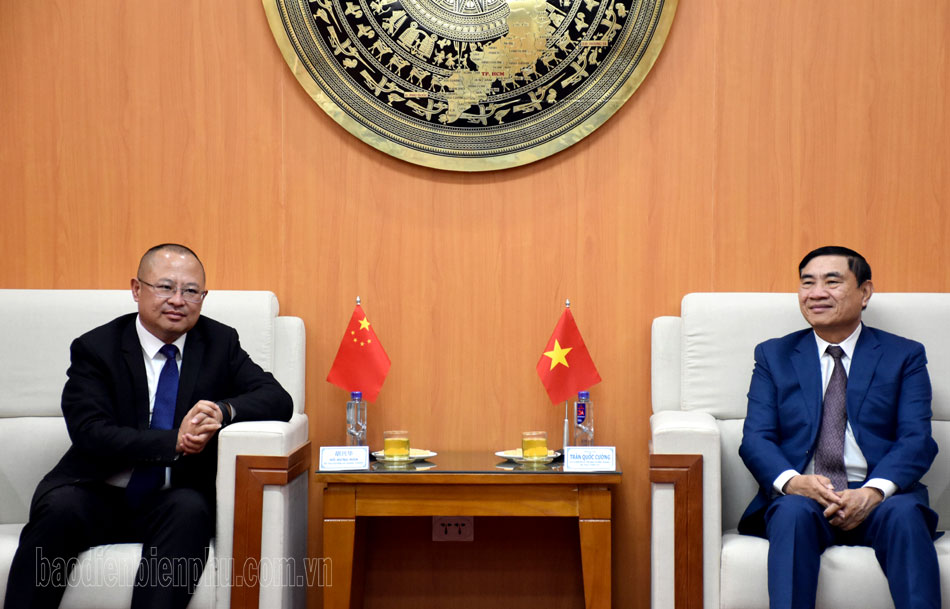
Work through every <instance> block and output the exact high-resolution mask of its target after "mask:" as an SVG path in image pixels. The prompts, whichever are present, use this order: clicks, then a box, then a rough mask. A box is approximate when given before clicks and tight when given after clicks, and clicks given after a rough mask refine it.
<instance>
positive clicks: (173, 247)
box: [138, 243, 205, 278]
mask: <svg viewBox="0 0 950 609" xmlns="http://www.w3.org/2000/svg"><path fill="white" fill-rule="evenodd" d="M163 250H169V251H172V252H174V253H176V254H183V255H186V256H191V257H192V258H194V259H195V260H197V261H198V266H200V267H201V275H202V278H204V275H205V265H204V264H202V263H201V258H199V257H198V254H196V253H194V252H193V251H192V250H191V248H189V247H186V246H184V245H181V244H180V243H160V244H158V245H156V246H153V247H150V248H148V251H147V252H145V253H144V254H142V259H141V260H139V270H138V275H139V276H141V275H142V273H143V271H144V270H145V265H146V264H147V263H148V261H149V258H151V257H152V254H155V253H156V252H161V251H163Z"/></svg>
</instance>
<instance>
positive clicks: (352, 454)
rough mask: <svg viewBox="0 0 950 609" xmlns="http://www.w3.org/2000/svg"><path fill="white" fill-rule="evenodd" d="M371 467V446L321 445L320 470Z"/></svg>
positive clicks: (343, 470)
mask: <svg viewBox="0 0 950 609" xmlns="http://www.w3.org/2000/svg"><path fill="white" fill-rule="evenodd" d="M361 469H369V446H321V447H320V471H321V472H346V471H352V470H361Z"/></svg>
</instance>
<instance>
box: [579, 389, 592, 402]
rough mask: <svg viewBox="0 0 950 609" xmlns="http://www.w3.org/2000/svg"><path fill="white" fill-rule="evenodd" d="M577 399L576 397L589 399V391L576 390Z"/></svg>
mask: <svg viewBox="0 0 950 609" xmlns="http://www.w3.org/2000/svg"><path fill="white" fill-rule="evenodd" d="M577 399H578V400H589V399H590V391H578V392H577Z"/></svg>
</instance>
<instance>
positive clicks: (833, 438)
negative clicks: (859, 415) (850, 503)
mask: <svg viewBox="0 0 950 609" xmlns="http://www.w3.org/2000/svg"><path fill="white" fill-rule="evenodd" d="M827 353H828V355H830V356H831V357H833V358H834V360H835V369H834V371H833V372H832V373H831V381H829V382H828V388H827V389H826V390H825V401H824V405H823V407H822V412H821V429H820V430H819V431H818V445H817V447H816V448H815V473H816V474H820V475H822V476H827V477H828V479H829V480H831V483H832V484H833V485H834V487H835V491H842V490H844V489H846V488H848V474H847V473H846V472H845V469H844V430H845V426H846V425H847V424H848V412H847V405H848V395H847V394H848V374H847V373H846V372H845V371H844V365H843V364H842V363H841V356H843V355H844V350H843V349H842V348H841V347H837V346H835V345H829V346H828V349H827Z"/></svg>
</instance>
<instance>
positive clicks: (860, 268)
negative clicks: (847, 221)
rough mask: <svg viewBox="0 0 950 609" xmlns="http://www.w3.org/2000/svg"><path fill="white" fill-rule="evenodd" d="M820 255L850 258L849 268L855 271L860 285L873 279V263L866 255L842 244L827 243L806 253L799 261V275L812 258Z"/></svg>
mask: <svg viewBox="0 0 950 609" xmlns="http://www.w3.org/2000/svg"><path fill="white" fill-rule="evenodd" d="M818 256H843V257H845V258H847V259H848V270H850V271H851V272H852V273H854V276H855V278H856V279H857V280H858V285H862V284H863V283H864V282H865V281H871V265H870V264H868V261H867V260H865V259H864V256H862V255H861V254H859V253H857V252H856V251H854V250H853V249H849V248H847V247H842V246H840V245H825V246H823V247H819V248H817V249H813V250H812V251H810V252H808V253H807V254H805V257H804V258H802V261H801V262H799V263H798V276H799V277H801V274H802V269H804V268H805V267H806V266H807V265H808V263H809V262H811V260H812V258H817V257H818Z"/></svg>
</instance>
